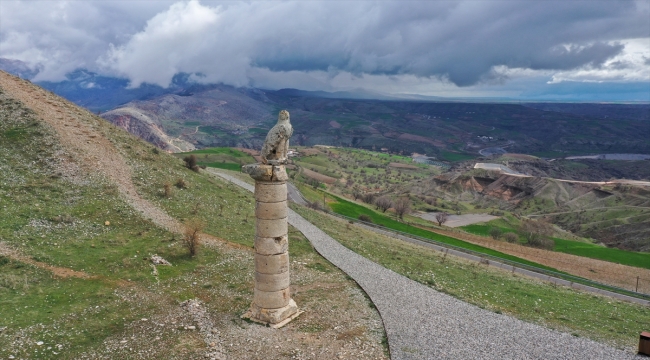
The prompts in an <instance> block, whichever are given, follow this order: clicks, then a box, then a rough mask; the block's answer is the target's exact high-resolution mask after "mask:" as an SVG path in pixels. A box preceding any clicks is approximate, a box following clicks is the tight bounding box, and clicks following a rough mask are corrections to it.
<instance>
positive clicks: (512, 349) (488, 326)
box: [214, 172, 640, 360]
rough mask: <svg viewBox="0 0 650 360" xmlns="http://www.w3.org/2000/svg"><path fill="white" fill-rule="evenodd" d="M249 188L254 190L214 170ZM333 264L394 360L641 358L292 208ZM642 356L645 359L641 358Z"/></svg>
mask: <svg viewBox="0 0 650 360" xmlns="http://www.w3.org/2000/svg"><path fill="white" fill-rule="evenodd" d="M214 173H216V174H218V175H219V176H221V177H223V178H225V179H227V180H229V181H232V182H233V183H235V184H236V185H239V186H242V187H244V188H246V189H248V190H251V191H252V190H253V186H252V185H250V184H247V183H244V182H243V181H241V180H238V179H236V178H233V177H231V176H228V175H225V174H221V173H218V172H214ZM289 223H290V224H291V225H293V226H294V227H296V228H297V229H299V230H300V231H301V232H302V233H303V234H304V235H305V236H306V237H307V238H308V239H309V240H310V241H311V242H312V244H313V245H314V247H315V248H316V250H317V251H318V252H319V253H320V254H321V255H322V256H323V257H325V258H326V259H327V260H329V261H330V262H331V263H333V264H334V265H335V266H337V267H338V268H340V269H341V270H342V271H344V272H345V273H346V274H348V275H349V276H350V277H352V278H353V279H354V280H355V281H356V282H357V283H358V284H359V285H360V286H361V287H362V288H363V290H364V291H365V292H366V293H367V294H368V296H369V297H370V299H371V300H372V302H373V303H374V304H375V306H376V307H377V310H378V311H379V313H380V315H381V317H382V320H383V321H384V327H385V329H386V334H387V336H388V345H389V348H390V352H391V358H392V359H608V360H611V359H634V358H635V357H636V356H635V355H633V354H631V353H626V352H623V351H620V350H616V349H613V348H611V347H608V346H605V345H602V344H599V343H596V342H594V341H591V340H587V339H584V338H578V337H574V336H572V335H569V334H565V333H560V332H557V331H554V330H550V329H547V328H544V327H541V326H538V325H534V324H529V323H526V322H523V321H520V320H517V319H515V318H513V317H510V316H506V315H501V314H496V313H493V312H490V311H487V310H483V309H480V308H478V307H476V306H473V305H470V304H468V303H465V302H463V301H460V300H458V299H456V298H453V297H451V296H448V295H446V294H443V293H440V292H437V291H435V290H433V289H431V288H429V287H427V286H424V285H422V284H420V283H417V282H415V281H412V280H410V279H408V278H406V277H404V276H402V275H399V274H397V273H395V272H393V271H391V270H388V269H386V268H384V267H383V266H381V265H378V264H376V263H374V262H372V261H370V260H368V259H366V258H364V257H363V256H360V255H358V254H356V253H354V252H352V251H351V250H349V249H347V248H345V247H344V246H342V245H341V244H339V243H338V242H337V241H336V240H334V239H333V238H331V237H330V236H328V235H327V234H326V233H325V232H323V231H322V230H320V229H318V228H317V227H316V226H314V225H313V224H311V223H310V222H308V221H307V220H305V219H304V218H303V217H301V216H300V215H298V214H296V213H295V212H293V211H291V210H289ZM639 358H640V357H639Z"/></svg>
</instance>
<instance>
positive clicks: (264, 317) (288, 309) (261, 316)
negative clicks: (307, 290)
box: [242, 299, 302, 328]
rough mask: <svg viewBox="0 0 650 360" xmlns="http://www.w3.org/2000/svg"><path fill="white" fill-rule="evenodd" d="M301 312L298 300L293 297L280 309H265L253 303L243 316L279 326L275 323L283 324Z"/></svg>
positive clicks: (272, 325)
mask: <svg viewBox="0 0 650 360" xmlns="http://www.w3.org/2000/svg"><path fill="white" fill-rule="evenodd" d="M301 313H302V312H301V311H299V310H298V305H296V302H295V301H293V299H291V300H289V304H287V305H286V306H283V307H281V308H278V309H264V308H261V307H259V306H256V305H255V304H253V305H251V307H250V309H249V310H248V311H247V312H246V314H244V316H242V317H243V318H245V319H250V320H253V321H256V322H260V323H263V324H269V325H270V326H271V327H273V328H278V327H279V326H274V325H276V324H277V325H280V324H281V325H280V326H282V325H284V324H286V323H287V322H289V321H291V319H293V318H295V317H296V316H298V315H300V314H301Z"/></svg>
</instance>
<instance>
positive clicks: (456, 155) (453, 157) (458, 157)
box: [440, 151, 475, 162]
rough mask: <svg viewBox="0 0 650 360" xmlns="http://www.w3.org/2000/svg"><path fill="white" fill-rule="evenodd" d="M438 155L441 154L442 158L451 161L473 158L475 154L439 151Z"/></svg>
mask: <svg viewBox="0 0 650 360" xmlns="http://www.w3.org/2000/svg"><path fill="white" fill-rule="evenodd" d="M440 156H442V158H443V159H444V160H447V161H452V162H456V161H465V160H471V159H474V158H475V156H473V155H469V154H461V153H455V152H451V151H441V152H440Z"/></svg>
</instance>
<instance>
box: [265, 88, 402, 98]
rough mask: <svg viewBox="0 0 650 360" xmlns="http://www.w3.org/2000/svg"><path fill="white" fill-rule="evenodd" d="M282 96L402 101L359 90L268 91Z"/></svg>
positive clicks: (389, 96)
mask: <svg viewBox="0 0 650 360" xmlns="http://www.w3.org/2000/svg"><path fill="white" fill-rule="evenodd" d="M267 91H272V92H274V93H275V94H277V95H282V96H294V97H295V96H299V97H311V98H321V99H357V100H402V98H400V97H395V96H391V95H386V94H382V93H378V92H372V91H367V90H363V89H357V90H352V91H334V92H328V91H307V90H299V89H280V90H267Z"/></svg>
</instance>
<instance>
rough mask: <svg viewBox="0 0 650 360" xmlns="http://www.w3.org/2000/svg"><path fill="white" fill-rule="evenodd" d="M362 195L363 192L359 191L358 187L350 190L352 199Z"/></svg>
mask: <svg viewBox="0 0 650 360" xmlns="http://www.w3.org/2000/svg"><path fill="white" fill-rule="evenodd" d="M362 195H363V193H362V192H361V190H359V188H357V187H355V188H354V189H353V190H352V197H353V198H354V200H357V199H359V198H360V197H361V196H362Z"/></svg>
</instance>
